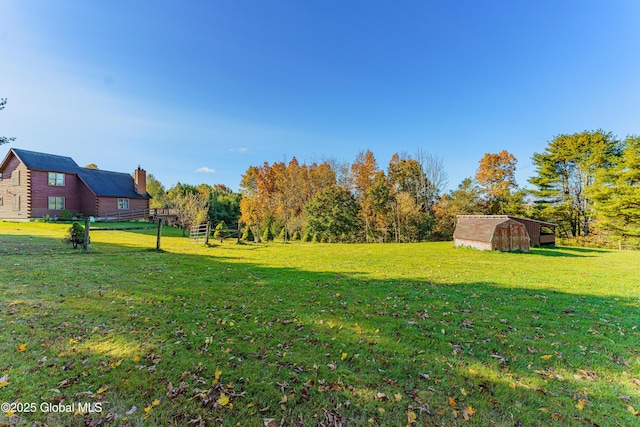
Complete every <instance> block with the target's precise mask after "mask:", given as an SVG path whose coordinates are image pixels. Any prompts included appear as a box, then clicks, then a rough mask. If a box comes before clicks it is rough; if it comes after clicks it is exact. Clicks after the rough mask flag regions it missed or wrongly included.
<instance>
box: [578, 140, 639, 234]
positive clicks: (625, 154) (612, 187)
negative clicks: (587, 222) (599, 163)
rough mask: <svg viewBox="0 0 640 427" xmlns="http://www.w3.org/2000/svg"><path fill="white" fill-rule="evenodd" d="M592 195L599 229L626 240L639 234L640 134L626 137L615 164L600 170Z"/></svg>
mask: <svg viewBox="0 0 640 427" xmlns="http://www.w3.org/2000/svg"><path fill="white" fill-rule="evenodd" d="M589 195H590V196H591V198H592V199H593V201H594V204H595V211H596V218H597V220H598V223H597V225H598V227H599V228H602V229H604V230H607V231H610V232H613V233H615V234H616V235H619V236H620V237H621V238H622V239H623V240H625V239H626V238H628V237H640V137H637V136H629V137H627V138H626V139H625V141H624V142H623V143H622V152H621V155H620V156H619V157H618V158H617V159H615V164H614V165H613V166H612V167H611V168H603V169H600V170H599V171H598V173H597V175H596V180H595V183H594V185H593V186H592V189H591V191H590V193H589Z"/></svg>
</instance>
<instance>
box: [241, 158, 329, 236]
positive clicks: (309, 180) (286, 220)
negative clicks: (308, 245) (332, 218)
mask: <svg viewBox="0 0 640 427" xmlns="http://www.w3.org/2000/svg"><path fill="white" fill-rule="evenodd" d="M332 185H335V174H334V173H333V171H332V170H331V167H330V166H329V165H328V164H327V163H321V164H316V163H312V164H311V165H306V164H302V165H301V164H299V163H298V160H297V159H296V158H295V157H294V158H293V159H291V161H290V162H288V163H287V164H285V163H284V162H275V163H273V164H271V165H270V164H269V163H267V162H265V163H264V164H263V165H262V166H260V167H255V166H252V167H250V168H249V169H247V172H246V173H245V175H243V177H242V182H241V184H240V187H241V192H242V201H241V202H240V208H241V214H242V216H241V219H242V221H243V222H245V223H246V224H248V225H249V226H252V227H255V228H256V229H259V230H261V231H260V234H262V233H263V232H264V229H265V227H271V228H272V229H271V232H272V233H273V234H279V233H280V232H281V230H282V228H283V227H285V228H286V229H287V233H286V234H285V235H292V234H293V233H294V232H295V231H300V230H301V229H302V227H303V225H304V208H305V206H306V205H307V203H309V202H310V201H311V200H312V199H313V198H314V197H315V195H316V194H318V193H319V192H320V191H322V190H323V189H325V188H326V187H328V186H332Z"/></svg>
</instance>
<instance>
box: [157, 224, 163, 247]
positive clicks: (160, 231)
mask: <svg viewBox="0 0 640 427" xmlns="http://www.w3.org/2000/svg"><path fill="white" fill-rule="evenodd" d="M161 237H162V218H158V235H157V237H156V250H158V251H159V250H160V238H161Z"/></svg>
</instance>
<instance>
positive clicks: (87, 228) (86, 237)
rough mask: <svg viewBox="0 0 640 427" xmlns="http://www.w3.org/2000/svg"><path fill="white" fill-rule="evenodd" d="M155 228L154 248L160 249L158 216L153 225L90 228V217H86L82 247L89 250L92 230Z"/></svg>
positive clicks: (160, 235)
mask: <svg viewBox="0 0 640 427" xmlns="http://www.w3.org/2000/svg"><path fill="white" fill-rule="evenodd" d="M154 228H155V229H156V230H157V233H156V250H160V244H161V238H162V220H161V219H160V218H158V224H157V225H156V226H155V227H149V226H140V227H93V228H91V218H89V217H87V218H85V220H84V242H83V243H82V249H83V250H84V251H85V252H87V251H88V250H89V242H90V238H91V236H90V233H91V230H93V231H130V230H131V231H132V230H150V229H154Z"/></svg>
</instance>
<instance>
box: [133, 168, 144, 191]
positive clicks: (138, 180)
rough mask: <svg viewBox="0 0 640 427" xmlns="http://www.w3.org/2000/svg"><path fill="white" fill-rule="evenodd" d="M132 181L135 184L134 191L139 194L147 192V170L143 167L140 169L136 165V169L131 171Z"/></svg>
mask: <svg viewBox="0 0 640 427" xmlns="http://www.w3.org/2000/svg"><path fill="white" fill-rule="evenodd" d="M133 182H134V183H135V186H136V193H138V194H141V195H143V196H144V195H146V194H147V172H146V171H145V170H144V169H140V166H139V165H138V169H136V170H135V172H134V173H133Z"/></svg>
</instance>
